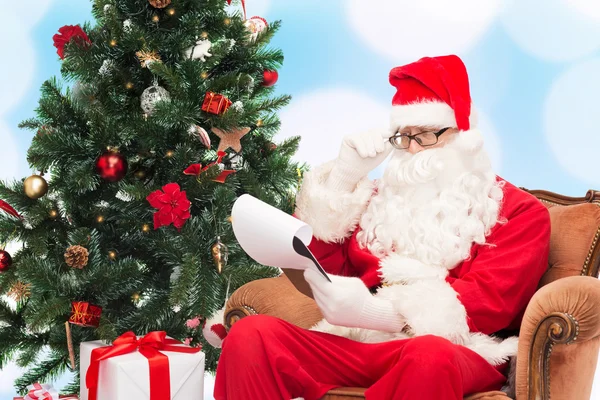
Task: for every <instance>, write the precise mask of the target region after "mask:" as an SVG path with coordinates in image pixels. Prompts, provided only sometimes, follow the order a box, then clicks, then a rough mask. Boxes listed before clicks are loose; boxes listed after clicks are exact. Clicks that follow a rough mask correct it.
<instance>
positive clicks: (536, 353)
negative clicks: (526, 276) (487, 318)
mask: <svg viewBox="0 0 600 400" xmlns="http://www.w3.org/2000/svg"><path fill="white" fill-rule="evenodd" d="M599 309H600V281H599V280H598V279H596V278H593V277H587V276H573V277H568V278H563V279H559V280H557V281H554V282H552V283H550V284H548V285H546V286H544V287H543V288H541V289H540V290H538V291H537V293H536V294H535V295H534V296H533V298H532V299H531V301H530V303H529V305H528V306H527V309H526V311H525V315H524V317H523V322H522V325H521V332H520V335H519V351H518V356H517V371H516V394H517V399H518V400H530V399H549V398H550V396H551V397H552V398H554V399H589V398H590V395H591V390H592V382H593V379H594V372H595V369H596V363H597V361H598V349H599V346H600V313H599V312H598V310H599Z"/></svg>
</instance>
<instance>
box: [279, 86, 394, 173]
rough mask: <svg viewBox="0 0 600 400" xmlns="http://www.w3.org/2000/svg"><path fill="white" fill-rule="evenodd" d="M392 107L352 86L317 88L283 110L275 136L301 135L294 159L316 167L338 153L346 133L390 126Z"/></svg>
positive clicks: (297, 98)
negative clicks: (279, 127) (351, 87)
mask: <svg viewBox="0 0 600 400" xmlns="http://www.w3.org/2000/svg"><path fill="white" fill-rule="evenodd" d="M390 107H391V106H390ZM390 107H388V106H387V105H385V104H382V103H381V102H378V101H376V100H373V99H371V98H369V96H367V95H365V94H362V93H360V92H357V91H354V90H352V89H346V88H332V89H328V90H321V91H315V92H312V93H310V94H305V95H304V96H298V97H296V98H295V99H294V102H293V103H292V105H291V106H289V107H288V108H287V109H286V110H285V111H283V112H282V113H281V132H280V134H278V135H277V136H276V137H275V139H277V140H278V141H280V140H282V139H284V138H287V137H290V136H301V137H302V141H301V142H300V148H299V149H298V152H297V153H296V155H295V159H296V160H298V161H300V162H307V163H309V164H310V165H311V166H313V167H314V166H317V165H319V164H321V163H323V162H325V161H329V160H332V159H334V158H335V157H336V156H337V154H338V152H339V149H340V145H341V143H342V138H343V137H344V136H345V135H348V134H352V133H359V132H362V131H365V130H368V129H372V128H387V127H388V126H389V111H390Z"/></svg>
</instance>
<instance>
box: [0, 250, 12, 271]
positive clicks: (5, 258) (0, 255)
mask: <svg viewBox="0 0 600 400" xmlns="http://www.w3.org/2000/svg"><path fill="white" fill-rule="evenodd" d="M11 265H12V257H11V256H10V254H9V253H8V251H6V250H0V272H4V271H6V270H8V269H9V268H10V266H11Z"/></svg>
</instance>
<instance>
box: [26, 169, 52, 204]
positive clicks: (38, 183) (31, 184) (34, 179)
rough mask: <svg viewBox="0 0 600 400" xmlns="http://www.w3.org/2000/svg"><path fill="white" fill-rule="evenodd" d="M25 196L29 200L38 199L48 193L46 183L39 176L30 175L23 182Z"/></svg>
mask: <svg viewBox="0 0 600 400" xmlns="http://www.w3.org/2000/svg"><path fill="white" fill-rule="evenodd" d="M23 188H24V190H25V194H26V195H27V197H29V198H30V199H34V200H35V199H39V198H40V197H44V196H45V195H46V193H48V182H46V180H45V179H44V178H42V177H41V176H40V175H31V176H30V177H29V178H27V179H25V182H23Z"/></svg>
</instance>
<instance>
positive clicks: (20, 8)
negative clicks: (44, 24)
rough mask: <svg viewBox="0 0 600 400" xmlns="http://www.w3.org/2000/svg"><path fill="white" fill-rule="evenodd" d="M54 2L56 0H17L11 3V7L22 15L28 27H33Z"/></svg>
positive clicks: (17, 13) (18, 14)
mask: <svg viewBox="0 0 600 400" xmlns="http://www.w3.org/2000/svg"><path fill="white" fill-rule="evenodd" d="M53 2H54V0H27V1H21V2H18V1H15V2H13V3H11V5H10V8H11V10H12V11H13V12H14V13H15V15H17V16H21V17H22V18H21V19H22V20H23V21H25V22H26V24H27V26H28V27H32V26H33V25H35V24H37V23H38V22H39V21H40V19H42V17H43V16H44V15H45V14H46V12H48V9H49V8H50V5H51V4H52V3H53ZM4 11H6V10H3V12H4Z"/></svg>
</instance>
